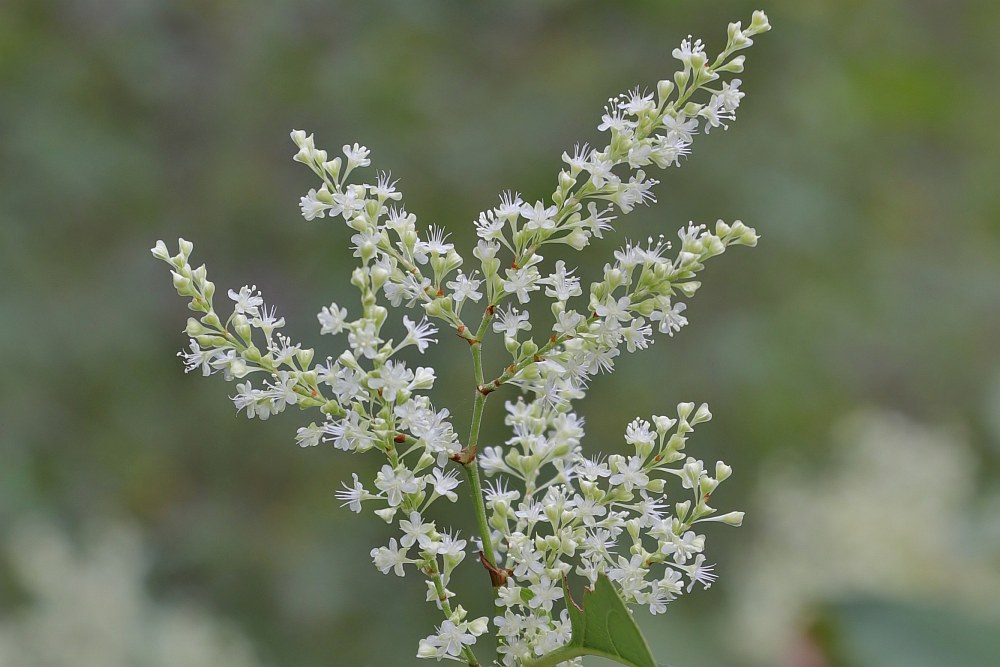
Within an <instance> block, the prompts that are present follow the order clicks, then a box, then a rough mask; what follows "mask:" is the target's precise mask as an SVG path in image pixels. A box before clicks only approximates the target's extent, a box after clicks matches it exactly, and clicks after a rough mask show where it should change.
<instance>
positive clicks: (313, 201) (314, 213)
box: [299, 188, 332, 220]
mask: <svg viewBox="0 0 1000 667" xmlns="http://www.w3.org/2000/svg"><path fill="white" fill-rule="evenodd" d="M299 208H300V209H302V217H303V218H305V219H306V220H314V219H315V218H325V217H326V212H327V210H328V209H330V208H332V206H331V205H330V204H326V203H324V202H322V201H320V200H319V198H318V197H317V193H316V190H315V188H313V189H310V190H309V192H307V193H306V195H305V196H304V197H302V198H300V199H299Z"/></svg>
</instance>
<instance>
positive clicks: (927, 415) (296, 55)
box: [0, 0, 1000, 667]
mask: <svg viewBox="0 0 1000 667" xmlns="http://www.w3.org/2000/svg"><path fill="white" fill-rule="evenodd" d="M758 6H760V7H762V8H763V9H765V10H767V11H768V13H769V15H770V17H771V22H772V25H773V26H774V30H773V31H772V32H771V33H770V34H768V35H765V36H762V37H761V38H760V39H759V40H758V44H757V45H756V46H755V47H754V48H753V49H752V51H751V52H749V54H748V56H749V61H748V70H747V72H746V73H745V74H744V75H743V77H742V78H743V79H744V81H745V89H746V90H747V91H748V93H749V94H748V96H747V98H746V99H745V100H744V107H743V108H742V109H741V114H740V119H739V120H738V122H737V123H736V124H735V125H734V126H733V127H732V128H731V129H730V130H729V131H728V132H726V133H723V132H718V133H714V132H713V133H712V134H711V135H710V136H708V137H702V138H701V139H700V140H699V141H698V142H697V143H696V144H695V152H694V154H693V156H692V157H691V158H690V159H689V160H688V161H687V162H686V163H685V164H684V166H683V168H682V169H680V170H672V171H670V172H669V173H667V174H666V175H665V177H664V178H663V181H664V182H663V183H662V184H661V185H660V186H659V189H658V195H659V198H660V204H659V205H657V206H655V207H653V208H651V209H645V210H639V211H637V212H635V213H634V214H632V215H630V216H629V217H628V218H627V219H626V220H624V221H622V222H621V224H620V231H622V232H624V234H626V235H628V236H629V237H631V238H642V237H645V236H646V235H647V234H656V233H661V232H662V233H667V234H670V235H672V234H673V233H674V231H675V230H676V229H677V228H678V227H680V226H681V225H682V224H684V223H686V222H687V221H688V220H689V219H692V220H696V221H703V222H712V221H714V220H715V219H716V218H725V219H727V220H729V219H734V218H742V219H743V220H745V221H746V222H747V223H748V224H751V225H753V226H755V227H757V229H758V230H759V231H760V233H761V234H762V240H761V243H760V245H759V247H758V248H756V249H754V250H752V251H748V250H740V249H737V250H736V251H734V252H732V253H729V254H727V255H726V256H725V257H723V258H720V259H719V260H716V261H714V262H713V263H712V265H711V266H710V267H709V270H708V271H707V272H706V274H705V281H704V282H705V286H704V288H703V290H702V292H701V293H699V295H698V297H697V298H696V299H694V300H693V301H692V302H691V304H690V307H689V311H688V314H689V315H690V319H691V322H692V324H691V326H690V327H688V328H686V329H684V330H683V331H682V332H681V333H680V334H679V335H678V336H676V337H675V338H674V339H671V340H665V341H661V342H660V343H659V344H657V345H656V346H655V347H654V349H653V350H650V351H649V352H647V353H645V354H642V355H636V356H630V357H628V358H625V359H623V360H622V361H621V363H620V364H619V369H618V373H617V374H615V375H614V376H611V377H602V378H600V379H598V380H597V381H595V382H594V384H593V388H592V393H591V395H590V397H589V398H588V400H587V402H586V403H585V405H584V406H583V410H584V412H585V414H586V415H587V417H588V439H587V441H586V443H585V444H586V446H587V447H588V448H592V449H596V448H603V449H613V448H614V447H617V446H618V443H619V442H620V433H621V432H622V430H623V427H624V425H625V424H626V423H627V422H628V421H629V420H630V419H631V418H632V417H633V416H635V415H647V414H651V413H656V412H660V411H669V410H670V409H671V406H672V405H674V404H675V403H677V402H679V401H682V400H697V401H708V402H709V403H710V404H711V405H712V408H713V412H714V413H715V415H716V419H715V421H713V422H712V423H711V424H710V425H708V426H706V427H703V428H701V429H699V432H698V435H697V436H696V438H695V439H694V440H693V442H692V446H693V447H695V451H698V452H700V453H702V454H703V455H704V456H705V458H707V459H714V458H718V457H721V458H724V459H725V460H726V461H727V462H729V463H731V464H732V465H733V466H734V468H735V469H736V474H735V475H734V477H733V480H732V481H731V482H729V483H727V485H726V487H727V488H725V491H724V493H723V494H722V496H720V497H718V498H717V500H718V502H719V504H720V506H723V507H741V508H744V509H746V510H747V511H748V517H747V521H746V523H745V525H744V527H743V528H742V529H739V530H734V529H729V528H725V527H720V529H718V530H713V531H711V534H710V542H711V543H712V544H711V547H712V550H713V556H714V557H715V558H717V559H718V561H719V567H718V569H719V571H720V572H721V574H722V579H721V580H720V582H719V583H718V584H717V585H716V586H715V587H713V588H712V589H711V590H710V591H708V592H706V593H699V594H698V595H692V596H690V597H686V598H684V599H682V600H681V601H678V602H676V603H675V604H674V605H673V606H672V607H671V609H670V611H669V613H668V614H667V615H666V616H661V617H657V618H656V619H651V618H648V617H645V616H643V617H642V618H641V619H640V620H641V621H642V623H643V625H644V626H645V627H646V629H647V631H648V634H649V637H650V641H651V643H652V644H653V645H654V647H655V649H656V652H657V654H658V657H659V658H660V659H661V660H663V661H665V662H667V661H669V663H670V664H671V665H676V666H678V667H681V666H685V665H691V666H694V665H708V664H712V665H719V666H730V667H754V666H760V667H765V666H773V665H778V666H782V667H837V666H841V665H843V666H849V667H885V666H888V667H895V666H896V665H900V666H901V665H906V666H908V667H920V666H923V665H927V666H930V665H934V666H940V665H951V666H958V667H965V666H969V667H972V666H976V667H985V666H987V665H994V664H996V660H997V655H1000V647H998V646H997V641H998V639H997V635H998V633H997V632H996V630H997V628H998V627H1000V519H998V516H1000V353H998V344H997V340H998V335H1000V188H998V187H997V183H998V178H1000V148H998V147H1000V124H998V123H997V122H996V115H997V112H998V109H1000V92H998V91H1000V88H998V87H997V86H996V85H995V81H994V79H995V76H996V73H997V71H1000V56H998V54H1000V50H998V49H997V42H996V29H995V26H996V25H997V22H998V21H1000V4H997V3H994V2H989V1H987V0H978V1H974V0H950V1H949V2H947V3H942V2H932V1H931V0H919V1H915V0H846V1H841V2H821V1H819V0H802V1H798V2H780V3H779V2H769V1H761V2H756V3H748V2H743V1H742V0H738V1H732V2H725V3H721V2H719V3H707V2H660V1H654V0H647V1H644V2H613V3H612V2H577V1H572V0H544V1H536V2H527V1H524V2H508V3H474V2H446V1H443V0H425V1H421V2H417V1H413V0H394V1H393V0H371V1H367V2H355V3H347V2H331V1H330V0H295V1H291V0H289V1H287V2H271V3H243V2H236V1H235V0H229V1H226V0H198V1H193V0H190V1H189V0H172V1H166V0H164V1H162V2H142V1H140V0H103V1H100V0H90V1H87V0H0V267H2V272H3V280H2V281H0V285H2V287H0V318H2V322H3V326H0V349H4V350H6V352H5V354H4V360H3V362H4V363H3V367H4V372H3V374H2V375H3V381H2V383H0V445H2V453H0V456H2V458H0V551H2V556H0V665H2V666H3V667H43V666H44V667H61V666H63V665H70V664H73V665H77V666H78V667H97V666H98V665H100V666H101V667H140V666H141V667H146V666H149V667H159V666H160V665H163V666H166V665H171V666H178V665H184V666H194V667H199V666H201V665H204V666H205V667H209V666H212V667H216V666H223V667H263V666H273V667H278V666H282V667H291V666H301V667H314V666H319V665H333V666H339V665H368V666H372V667H375V666H382V665H409V664H414V663H416V662H417V661H416V658H414V657H413V654H414V652H415V647H416V641H417V639H418V638H420V637H422V636H424V635H426V634H427V633H428V630H429V625H430V623H431V622H432V621H436V618H435V617H434V616H433V614H431V613H430V611H429V609H428V608H427V606H426V605H425V603H424V602H423V601H422V599H423V593H424V591H423V583H422V582H420V581H418V580H416V579H412V578H408V579H406V580H404V581H403V582H400V581H399V580H397V579H395V578H394V577H383V576H382V575H381V574H379V573H378V572H376V571H375V569H374V568H373V567H372V566H371V565H370V563H369V559H368V551H369V549H370V548H371V547H372V546H373V545H374V544H376V543H383V542H384V541H385V540H386V539H387V537H388V530H389V529H388V527H386V526H385V525H382V524H380V523H379V522H378V521H376V520H375V519H374V518H373V517H371V516H361V517H358V516H355V515H353V514H350V513H348V512H347V511H346V510H344V509H340V508H339V507H338V506H337V503H336V501H335V499H334V497H333V491H334V490H335V489H337V488H339V485H340V482H341V481H342V480H345V479H349V477H350V472H351V471H354V470H365V471H368V473H367V474H370V471H371V470H372V469H373V468H372V467H373V466H374V465H375V463H376V461H375V459H374V458H371V459H364V458H348V457H347V456H346V455H344V454H343V453H341V452H336V451H334V450H333V449H331V448H329V447H320V448H316V449H311V450H300V449H298V448H297V447H296V446H295V444H294V440H293V435H294V431H295V428H296V427H297V426H299V425H301V423H302V422H303V420H304V419H305V416H304V415H301V414H299V413H298V412H297V411H290V412H287V413H285V414H283V415H280V416H279V417H277V418H274V419H272V420H270V421H268V422H265V423H260V422H256V421H255V422H250V421H247V420H246V419H245V418H242V417H237V416H236V415H235V414H234V410H233V408H232V405H231V403H230V402H229V401H228V400H227V399H226V395H227V393H231V392H232V388H231V387H230V386H227V385H226V384H225V383H224V382H223V381H222V380H221V378H217V377H213V378H211V379H210V380H204V379H202V378H201V377H196V376H194V375H184V374H183V373H182V372H181V368H182V367H181V364H180V361H179V360H178V359H176V358H175V357H174V354H175V352H176V351H177V350H178V349H179V348H180V347H181V346H182V345H183V344H184V343H185V341H184V337H183V335H182V334H181V329H182V327H183V324H184V319H185V317H186V311H185V308H184V304H183V302H182V301H181V300H180V299H179V298H177V297H176V295H175V294H174V293H173V290H172V289H171V287H170V283H169V279H168V275H167V272H166V271H165V269H164V267H163V266H162V265H161V264H159V263H158V262H156V261H154V259H153V258H152V257H151V256H150V255H149V252H148V248H149V247H150V246H152V244H153V242H154V241H156V240H157V239H160V238H163V239H166V240H167V241H168V243H172V241H173V239H175V238H176V237H177V236H184V237H185V238H188V239H191V240H194V241H195V243H196V249H195V252H196V255H195V260H196V261H197V262H202V261H204V262H206V263H208V265H209V268H210V273H211V275H212V276H213V278H214V280H215V282H216V283H217V284H218V285H219V286H220V289H225V288H227V287H239V286H240V285H242V284H244V283H255V284H256V285H258V286H259V287H260V288H261V289H262V290H263V291H264V293H265V295H266V296H267V297H268V298H269V300H270V301H272V302H274V303H277V304H279V306H280V309H281V312H282V313H283V314H284V315H285V316H286V317H287V318H288V320H289V327H288V330H289V332H290V333H292V334H293V335H294V336H295V337H296V338H299V339H301V340H303V341H304V342H306V343H310V344H312V343H316V344H321V345H322V344H324V343H329V340H327V341H319V340H318V338H319V337H318V335H317V334H318V331H317V325H316V320H315V312H316V311H317V310H318V309H319V307H320V306H321V305H324V304H327V303H329V302H330V301H331V300H332V299H337V300H338V301H345V302H347V303H350V302H352V300H353V298H354V296H353V294H352V293H351V290H350V289H349V288H348V286H347V276H348V270H349V268H348V267H350V266H351V265H352V264H351V260H350V258H349V252H348V251H346V250H345V248H346V245H347V238H348V237H347V235H346V233H345V230H344V229H343V228H342V227H341V226H337V225H331V224H329V222H328V221H317V222H313V223H306V222H304V221H303V220H302V219H301V217H300V216H299V214H298V210H297V199H298V197H299V196H300V194H302V193H303V192H304V191H305V190H306V189H308V188H309V187H311V186H312V185H313V183H312V176H311V174H309V173H308V172H307V171H306V170H304V169H302V168H301V166H300V165H297V164H294V163H293V162H292V161H291V159H290V158H291V155H292V153H293V152H294V149H293V147H292V145H291V143H290V142H289V140H288V131H289V130H290V129H292V128H304V129H308V130H310V131H314V132H315V133H316V136H317V141H318V143H319V144H320V145H323V146H326V147H328V148H330V149H331V150H336V149H337V148H338V147H339V146H340V145H342V144H344V143H347V142H349V141H350V142H354V141H360V142H362V143H364V144H366V145H367V146H369V147H370V148H371V149H372V150H373V157H374V160H375V164H377V165H378V166H379V167H380V168H383V169H391V170H392V171H393V173H394V175H396V176H398V177H401V179H402V180H401V183H400V185H401V187H402V189H403V191H404V193H405V197H406V199H405V201H406V202H407V207H408V209H410V210H411V211H413V212H415V213H416V214H417V215H418V216H419V217H420V218H421V219H422V221H423V223H424V224H427V223H431V222H434V223H440V224H445V225H447V226H448V228H449V229H450V230H451V231H452V233H453V238H454V239H455V241H456V242H457V243H458V244H459V247H462V246H465V245H467V244H468V243H469V242H470V240H471V238H472V236H473V234H472V220H473V218H474V217H475V216H476V214H477V212H478V211H479V210H481V209H483V208H485V207H487V206H490V205H492V203H493V202H494V201H495V199H494V198H495V196H496V194H497V193H498V192H499V191H501V190H503V189H506V188H513V189H516V190H519V191H521V192H522V193H524V194H525V196H526V197H529V198H531V197H536V196H541V195H543V194H546V193H548V192H550V191H551V190H552V188H553V185H554V175H555V173H556V171H557V169H558V168H559V165H560V162H559V155H560V154H561V152H562V151H563V150H565V149H567V148H569V147H571V146H572V144H573V143H574V142H575V141H578V140H593V139H594V138H595V137H596V136H597V132H596V130H595V129H594V128H595V125H596V123H597V121H598V118H599V112H600V108H601V106H602V104H603V102H604V100H605V99H606V98H607V97H608V96H610V95H612V94H614V93H617V92H619V91H621V90H624V89H625V88H628V87H632V86H634V85H635V84H636V83H641V84H642V85H646V86H652V85H653V84H655V82H656V80H657V79H658V78H662V77H663V76H665V75H667V74H669V73H670V72H672V71H673V67H674V61H673V60H672V59H671V57H670V50H671V49H672V48H673V46H674V45H675V44H676V43H677V42H679V40H680V39H681V38H682V37H684V36H685V35H687V34H688V33H693V34H695V35H696V36H701V37H703V38H705V40H706V41H707V43H708V45H709V48H710V50H712V49H716V48H718V47H720V46H721V45H722V43H723V41H724V35H725V26H726V22H728V21H729V20H737V19H743V20H748V19H749V15H750V12H751V11H752V10H753V9H755V8H758ZM451 345H453V343H452V342H451V341H450V340H448V339H447V337H445V339H444V340H443V341H442V343H441V345H439V346H438V348H437V353H438V354H437V357H436V363H439V364H441V365H442V366H443V367H444V371H443V373H442V376H443V378H444V380H445V381H444V382H442V383H441V384H440V389H439V392H438V394H437V399H436V400H437V402H438V403H439V404H440V405H443V406H447V407H449V408H451V409H452V411H453V412H456V413H458V414H459V415H462V416H461V417H459V419H458V428H459V429H460V431H462V430H464V424H465V419H466V417H465V416H464V415H465V414H466V411H467V409H468V406H469V404H470V402H471V401H470V398H471V397H470V396H469V391H468V389H469V378H468V373H469V370H468V368H467V366H466V365H467V363H468V359H467V358H466V355H465V353H464V351H461V350H457V348H452V347H451ZM454 345H458V343H457V342H456V343H454ZM321 349H324V350H325V348H321ZM330 351H333V350H330ZM457 352H461V353H457ZM491 361H492V363H499V362H498V360H497V359H492V360H491ZM499 407H500V404H499V402H497V403H495V404H491V407H490V408H489V412H488V414H487V420H488V421H490V420H492V424H493V426H490V427H488V429H487V432H486V436H487V439H488V440H492V441H497V440H499V439H500V438H502V437H503V434H502V431H501V430H499V429H497V428H496V419H497V417H498V415H499V410H498V409H499ZM444 520H447V521H450V522H451V523H452V524H453V525H457V526H459V527H461V528H463V529H464V532H465V533H466V534H469V533H470V532H471V530H472V521H471V517H469V516H466V515H465V514H464V513H463V512H462V511H458V512H455V513H453V514H452V515H450V516H449V517H445V518H444ZM481 585H482V573H481V572H479V571H478V569H477V568H475V567H468V568H466V576H465V578H459V579H458V580H457V583H456V587H457V588H458V590H459V592H460V593H462V592H466V598H467V599H471V598H469V596H470V595H474V592H473V591H476V590H477V587H481ZM472 606H473V607H474V608H473V611H474V612H475V611H484V610H479V609H476V608H475V605H472ZM594 664H595V665H596V664H597V663H596V662H595V663H594Z"/></svg>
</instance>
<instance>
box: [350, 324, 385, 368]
mask: <svg viewBox="0 0 1000 667" xmlns="http://www.w3.org/2000/svg"><path fill="white" fill-rule="evenodd" d="M352 326H353V325H352ZM347 342H348V344H349V345H350V346H351V349H352V350H354V351H355V352H360V353H361V354H362V355H364V356H365V357H366V358H368V359H374V358H375V355H377V354H378V346H379V345H380V344H381V343H382V339H381V338H379V337H378V335H377V334H376V333H375V324H374V323H373V322H365V321H362V322H361V323H360V324H359V325H358V326H354V327H353V328H352V329H351V333H349V334H347Z"/></svg>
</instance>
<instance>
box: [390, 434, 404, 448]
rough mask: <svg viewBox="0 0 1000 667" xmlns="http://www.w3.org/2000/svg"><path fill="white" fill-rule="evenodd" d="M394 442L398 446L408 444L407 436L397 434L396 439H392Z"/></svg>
mask: <svg viewBox="0 0 1000 667" xmlns="http://www.w3.org/2000/svg"><path fill="white" fill-rule="evenodd" d="M392 441H393V442H395V443H396V444H398V445H401V444H403V443H404V442H406V436H405V435H403V434H402V433H397V434H396V437H394V438H393V439H392Z"/></svg>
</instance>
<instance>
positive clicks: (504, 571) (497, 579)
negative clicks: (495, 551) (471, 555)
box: [479, 551, 514, 588]
mask: <svg viewBox="0 0 1000 667" xmlns="http://www.w3.org/2000/svg"><path fill="white" fill-rule="evenodd" d="M479 562H480V563H482V564H483V567H485V568H486V571H487V572H489V573H490V583H491V584H493V588H500V587H501V586H503V585H504V584H506V583H507V579H508V578H509V577H512V576H514V571H513V570H511V569H510V568H508V567H499V568H498V567H497V566H496V565H494V564H493V563H491V562H490V561H489V559H488V558H486V555H485V554H484V553H483V552H482V551H480V552H479Z"/></svg>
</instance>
